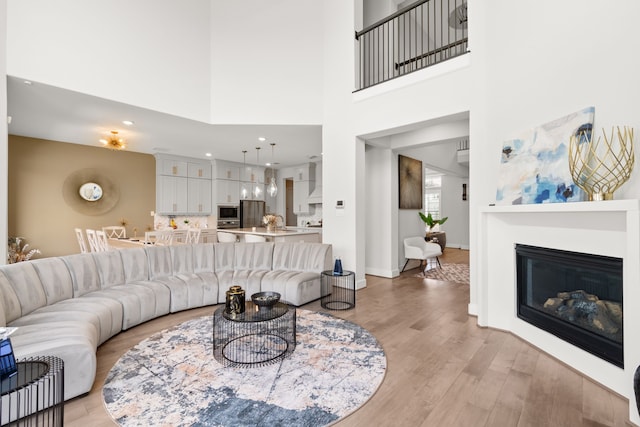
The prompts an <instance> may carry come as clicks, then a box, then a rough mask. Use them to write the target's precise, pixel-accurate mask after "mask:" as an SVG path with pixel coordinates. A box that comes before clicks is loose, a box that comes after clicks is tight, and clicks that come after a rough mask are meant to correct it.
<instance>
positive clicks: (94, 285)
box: [61, 253, 100, 298]
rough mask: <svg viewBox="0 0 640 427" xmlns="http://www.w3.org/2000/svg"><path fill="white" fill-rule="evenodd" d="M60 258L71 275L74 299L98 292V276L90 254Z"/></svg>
mask: <svg viewBox="0 0 640 427" xmlns="http://www.w3.org/2000/svg"><path fill="white" fill-rule="evenodd" d="M61 258H62V260H63V261H64V263H65V264H66V265H67V268H68V269H69V272H70V273H71V281H72V283H73V297H74V298H78V297H81V296H82V295H85V294H88V293H89V292H94V291H97V290H100V276H99V275H98V268H97V266H96V262H95V260H94V258H93V255H92V254H91V253H86V254H75V255H68V256H63V257H61Z"/></svg>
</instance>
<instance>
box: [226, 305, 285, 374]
mask: <svg viewBox="0 0 640 427" xmlns="http://www.w3.org/2000/svg"><path fill="white" fill-rule="evenodd" d="M224 310H225V307H220V308H218V309H217V310H216V311H215V313H214V314H213V357H214V358H215V359H216V360H217V361H218V362H220V363H221V364H222V365H224V366H232V367H252V366H263V365H268V364H271V363H276V362H278V361H279V360H282V359H284V358H285V357H288V356H289V355H290V354H291V353H292V352H293V351H294V350H295V348H296V310H295V308H293V307H291V308H290V307H288V306H287V305H286V304H283V303H280V302H279V303H277V304H276V305H275V306H274V307H273V308H260V309H258V307H257V306H256V305H254V304H253V303H251V302H247V303H246V309H245V312H244V313H240V314H237V315H229V314H227V313H225V311H224Z"/></svg>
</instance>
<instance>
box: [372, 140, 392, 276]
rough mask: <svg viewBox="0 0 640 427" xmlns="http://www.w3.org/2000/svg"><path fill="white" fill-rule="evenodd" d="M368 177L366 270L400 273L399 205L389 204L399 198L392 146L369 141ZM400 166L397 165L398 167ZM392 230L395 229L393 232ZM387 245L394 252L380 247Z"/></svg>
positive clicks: (383, 274) (382, 273)
mask: <svg viewBox="0 0 640 427" xmlns="http://www.w3.org/2000/svg"><path fill="white" fill-rule="evenodd" d="M365 163H366V167H365V174H366V175H365V181H366V193H365V194H366V197H365V212H366V232H365V233H366V241H367V244H366V246H365V251H366V252H365V272H366V274H373V275H375V276H382V277H395V276H397V275H398V262H397V258H398V249H397V245H396V242H397V231H395V232H394V230H397V228H398V227H397V218H398V206H397V204H396V205H395V206H394V205H392V204H389V203H388V201H389V200H397V195H398V191H397V186H398V174H397V172H396V173H393V171H394V165H396V168H397V164H398V162H397V155H396V154H395V153H393V152H392V151H391V150H390V149H388V148H379V147H373V146H370V145H368V146H367V147H366V150H365ZM395 170H397V169H395ZM389 231H391V232H389ZM380 247H386V248H390V249H391V253H390V254H389V253H387V252H384V251H380V250H379V249H378V248H380Z"/></svg>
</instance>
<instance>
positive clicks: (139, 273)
mask: <svg viewBox="0 0 640 427" xmlns="http://www.w3.org/2000/svg"><path fill="white" fill-rule="evenodd" d="M119 252H120V256H121V258H122V265H123V267H124V276H125V277H124V278H125V283H133V282H139V281H144V280H149V261H148V260H147V252H146V251H145V250H144V248H130V249H122V250H120V251H119Z"/></svg>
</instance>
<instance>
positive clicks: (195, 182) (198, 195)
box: [187, 178, 211, 215]
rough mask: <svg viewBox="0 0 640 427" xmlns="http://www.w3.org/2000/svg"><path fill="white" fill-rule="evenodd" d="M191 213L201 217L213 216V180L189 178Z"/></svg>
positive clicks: (188, 190)
mask: <svg viewBox="0 0 640 427" xmlns="http://www.w3.org/2000/svg"><path fill="white" fill-rule="evenodd" d="M187 192H188V198H187V200H188V202H187V203H188V206H189V212H190V213H195V214H201V215H210V214H211V180H210V179H199V178H188V182H187Z"/></svg>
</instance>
